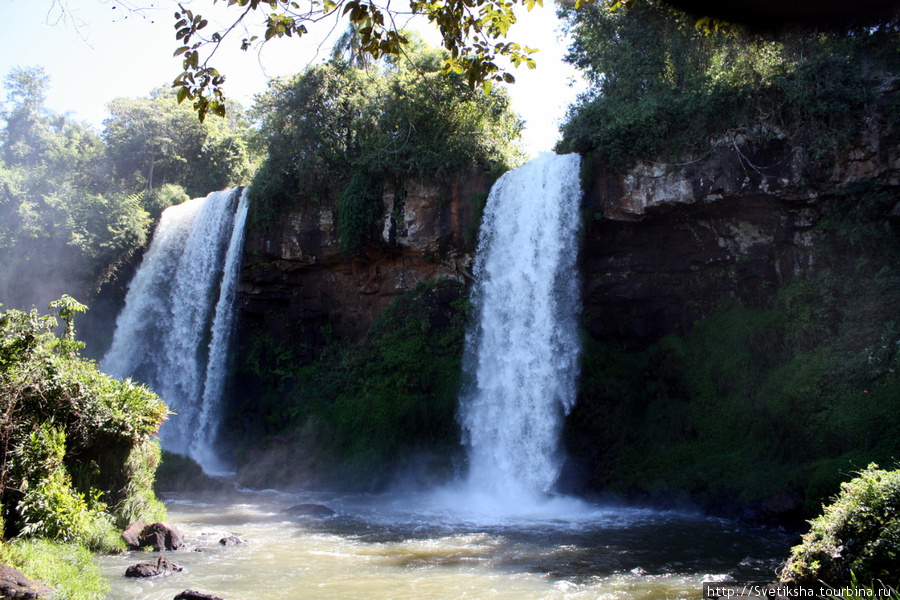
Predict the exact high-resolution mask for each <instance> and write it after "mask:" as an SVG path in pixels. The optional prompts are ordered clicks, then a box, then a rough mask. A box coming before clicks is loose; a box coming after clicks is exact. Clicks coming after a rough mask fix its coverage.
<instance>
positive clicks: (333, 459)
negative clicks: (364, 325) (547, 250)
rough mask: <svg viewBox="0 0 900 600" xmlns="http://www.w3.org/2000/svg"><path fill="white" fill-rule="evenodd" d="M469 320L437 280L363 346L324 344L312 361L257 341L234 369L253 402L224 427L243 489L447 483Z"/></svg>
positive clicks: (246, 400) (456, 295)
mask: <svg viewBox="0 0 900 600" xmlns="http://www.w3.org/2000/svg"><path fill="white" fill-rule="evenodd" d="M467 314H468V301H467V299H466V289H465V287H463V286H462V285H460V284H459V283H456V282H454V281H449V280H445V281H438V282H434V283H430V284H424V283H423V284H419V285H418V286H417V287H416V288H415V289H413V290H411V291H409V292H407V293H405V294H403V295H401V296H398V297H397V298H396V299H395V300H394V301H393V302H392V303H391V305H390V306H389V307H388V308H387V309H385V310H384V311H383V312H382V313H381V314H380V315H379V316H378V318H377V319H376V320H375V321H374V322H373V323H372V325H371V327H370V328H369V331H368V333H367V334H366V336H365V337H364V338H363V339H362V340H361V341H360V342H359V343H357V344H352V345H342V344H341V343H339V342H338V341H336V340H331V341H330V343H328V345H327V346H326V347H325V348H324V351H323V352H322V353H321V355H320V356H318V358H316V359H314V360H312V361H310V360H309V359H308V358H306V357H305V356H304V350H305V349H304V348H298V347H291V346H288V345H284V344H278V343H276V342H274V340H272V339H270V338H268V337H267V336H266V335H265V334H263V333H261V332H260V333H259V334H258V335H257V336H256V337H255V339H253V340H252V341H251V344H252V349H251V350H250V352H249V353H248V355H247V356H246V359H245V360H244V362H243V363H242V364H239V365H238V369H239V371H241V372H242V375H243V376H244V377H248V376H249V377H252V378H254V379H255V380H256V383H257V389H259V390H261V392H260V393H259V395H260V397H242V398H240V399H238V401H237V404H236V406H235V408H234V410H233V411H232V418H231V423H230V427H231V428H233V429H234V430H235V431H236V432H240V433H239V435H238V434H236V435H235V436H234V437H239V438H240V439H241V440H243V443H242V444H240V446H239V448H238V449H237V454H238V462H239V464H242V465H245V467H244V468H243V469H242V472H239V478H240V480H241V481H242V482H244V483H245V484H248V485H268V486H271V485H272V482H273V481H274V482H278V481H280V482H284V483H286V484H306V485H323V484H325V485H341V486H345V487H351V488H358V489H368V488H373V487H378V486H383V485H385V484H387V483H389V482H390V481H391V478H392V477H394V476H396V475H397V474H398V473H400V472H405V473H407V474H409V473H411V472H415V474H416V475H425V476H426V477H431V478H437V479H439V478H441V477H446V476H448V475H450V474H451V470H452V464H451V463H452V460H453V457H454V455H456V454H457V453H458V452H459V428H458V425H457V424H456V420H455V413H456V404H457V393H458V391H459V386H460V384H461V378H462V367H461V361H462V353H463V345H464V340H465V323H466V319H467ZM260 442H261V443H260ZM286 464H290V465H292V466H291V468H290V469H285V465H286Z"/></svg>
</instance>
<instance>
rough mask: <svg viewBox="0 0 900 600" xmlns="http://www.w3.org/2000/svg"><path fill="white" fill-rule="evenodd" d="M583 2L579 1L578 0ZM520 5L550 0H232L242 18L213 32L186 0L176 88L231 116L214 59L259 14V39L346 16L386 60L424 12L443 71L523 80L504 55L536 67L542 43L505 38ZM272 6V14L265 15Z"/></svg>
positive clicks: (367, 50)
mask: <svg viewBox="0 0 900 600" xmlns="http://www.w3.org/2000/svg"><path fill="white" fill-rule="evenodd" d="M214 1H215V0H214ZM580 3H581V0H576V4H580ZM519 4H521V5H522V6H524V7H525V8H526V9H527V10H531V9H532V8H534V7H535V6H536V5H541V4H542V0H521V2H520V0H411V2H410V10H409V11H398V10H397V9H395V8H391V6H390V1H389V0H387V1H386V2H384V3H383V4H382V3H379V2H377V1H376V0H322V1H321V2H320V1H319V0H309V5H308V6H301V5H300V3H299V2H296V1H294V0H227V5H228V6H229V7H235V10H236V14H237V16H236V17H235V19H234V21H233V22H232V23H231V24H230V25H228V26H227V27H223V28H221V29H218V30H216V31H213V32H211V33H209V32H208V30H207V29H206V28H207V26H208V25H209V22H208V21H207V20H206V19H204V18H203V16H202V15H200V14H197V13H194V12H193V11H191V10H189V9H186V8H184V7H183V6H181V5H179V10H178V11H177V12H176V13H175V20H176V22H175V29H176V33H175V37H176V40H178V41H179V43H181V44H182V45H181V46H180V47H179V48H178V49H177V50H176V51H175V55H176V56H182V57H183V62H182V67H183V69H184V70H183V72H182V73H181V74H180V75H179V76H178V77H177V78H176V79H175V82H174V84H173V87H174V88H176V90H177V94H178V95H177V97H178V101H179V102H182V101H184V100H188V99H189V100H191V101H192V102H193V105H194V108H195V109H196V111H197V113H198V115H199V117H200V120H201V121H202V120H203V119H204V118H205V116H206V114H207V113H209V112H212V113H213V114H217V115H220V116H221V115H224V114H225V95H224V91H223V85H224V83H225V77H224V76H223V75H222V74H221V73H220V72H219V70H218V69H216V68H215V67H213V66H212V65H211V63H210V60H211V59H212V57H213V55H214V54H215V51H216V49H217V48H218V46H219V45H220V44H221V43H223V42H224V40H225V38H226V37H227V36H228V35H230V34H231V33H232V32H233V31H234V30H235V29H238V28H239V26H242V27H244V29H245V31H246V30H247V22H248V21H251V20H253V18H258V19H259V21H260V23H259V24H258V26H259V27H261V28H262V29H264V33H263V40H262V41H261V42H259V43H265V42H268V41H269V40H271V39H273V38H280V37H300V36H303V35H306V34H307V33H308V28H307V27H308V26H313V25H314V24H316V23H318V22H321V21H323V20H326V19H330V18H338V16H340V15H344V16H347V17H348V18H349V20H350V26H351V27H352V28H354V29H355V30H356V31H357V33H358V37H359V52H360V53H361V54H365V55H368V56H371V57H372V58H373V59H378V58H381V57H384V56H400V55H402V54H404V52H405V49H406V48H407V46H408V44H409V39H408V38H407V37H406V36H405V35H404V34H403V32H402V31H400V29H399V27H398V26H397V24H396V20H397V18H398V17H400V16H409V15H423V16H424V17H426V18H427V19H428V20H429V21H430V22H431V23H433V24H434V25H436V26H437V27H438V29H439V30H440V32H441V36H442V37H443V45H444V47H445V48H446V50H447V51H448V52H449V54H448V56H447V57H446V58H445V59H444V62H443V66H442V70H443V72H444V73H450V72H455V73H459V74H462V75H464V77H465V79H466V81H467V83H468V85H469V87H470V88H475V87H479V86H481V87H484V88H485V90H486V91H490V87H491V83H492V82H500V81H503V82H507V83H512V82H513V81H515V78H514V77H513V75H512V74H511V73H509V72H507V71H505V70H504V69H503V68H501V67H500V66H499V65H498V63H497V61H498V60H499V59H500V57H506V58H508V59H509V60H510V61H511V62H512V63H513V65H515V66H519V65H521V64H525V65H526V66H528V67H529V68H534V67H535V66H536V63H535V61H534V59H533V58H531V55H532V54H533V53H534V52H536V50H535V49H533V48H529V47H528V46H522V45H520V44H517V43H515V42H506V41H504V38H505V36H506V34H507V33H508V31H509V29H510V27H511V26H512V25H513V24H514V23H515V22H516V15H515V13H514V8H515V7H516V5H519ZM266 9H271V12H269V13H268V14H262V13H263V12H264V10H266ZM250 27H252V25H251V26H250ZM258 40H259V36H257V35H252V34H248V35H247V37H244V38H243V39H242V40H241V48H242V49H244V50H247V49H249V48H251V47H252V46H253V45H254V43H257V42H258ZM201 53H203V55H204V57H203V58H202V59H201Z"/></svg>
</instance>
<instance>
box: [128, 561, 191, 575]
mask: <svg viewBox="0 0 900 600" xmlns="http://www.w3.org/2000/svg"><path fill="white" fill-rule="evenodd" d="M181 570H183V569H182V567H181V566H179V565H177V564H175V563H173V562H172V561H170V560H169V559H168V558H166V557H165V556H160V557H159V558H157V559H156V560H153V561H147V562H142V563H137V564H136V565H131V566H130V567H128V568H127V569H125V577H135V578H137V577H168V576H169V575H171V574H172V573H177V572H178V571H181Z"/></svg>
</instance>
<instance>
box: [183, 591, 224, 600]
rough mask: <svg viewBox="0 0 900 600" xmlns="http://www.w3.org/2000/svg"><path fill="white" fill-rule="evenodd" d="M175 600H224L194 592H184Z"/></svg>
mask: <svg viewBox="0 0 900 600" xmlns="http://www.w3.org/2000/svg"><path fill="white" fill-rule="evenodd" d="M173 600H223V599H222V598H219V597H218V596H213V595H212V594H204V593H203V592H195V591H194V590H184V591H183V592H181V593H180V594H178V595H177V596H175V598H173Z"/></svg>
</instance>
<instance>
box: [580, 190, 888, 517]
mask: <svg viewBox="0 0 900 600" xmlns="http://www.w3.org/2000/svg"><path fill="white" fill-rule="evenodd" d="M896 201H897V197H896V195H894V194H891V193H888V192H885V191H883V190H880V189H878V188H861V189H858V190H855V191H853V192H852V193H848V194H847V195H846V196H842V197H837V198H831V199H830V200H829V201H828V204H829V207H830V209H831V210H830V211H829V212H828V213H827V214H828V217H827V218H826V219H825V220H824V221H823V223H822V224H821V225H819V226H818V227H817V229H816V231H815V235H816V237H817V240H818V241H817V246H816V251H815V255H814V261H813V262H814V265H816V266H815V268H814V269H811V270H810V271H809V272H807V273H805V274H803V275H802V276H798V277H796V278H794V279H793V280H792V281H791V283H790V284H789V285H787V286H786V287H784V288H783V289H781V290H780V291H779V292H778V294H777V296H776V298H775V300H774V302H773V304H772V305H771V306H770V307H768V308H764V309H762V308H753V307H747V306H742V305H739V304H726V305H723V307H722V310H721V311H720V312H718V313H717V314H715V315H713V316H711V317H709V318H707V319H704V320H702V321H699V322H697V323H696V324H695V325H694V327H693V329H692V330H691V331H690V332H689V333H688V334H687V335H684V336H681V337H679V336H674V335H671V336H668V337H666V338H664V339H662V340H660V341H659V342H657V343H655V344H653V345H652V346H650V347H649V348H646V349H644V350H634V349H627V348H624V347H621V346H618V345H616V344H613V343H601V342H598V341H596V340H592V339H588V340H587V341H586V344H585V353H584V358H583V360H584V362H583V366H582V377H581V381H580V392H579V401H578V404H577V405H576V407H575V409H574V411H573V413H572V414H571V415H570V416H569V419H568V422H567V432H566V436H565V438H566V440H567V443H568V445H569V451H570V453H571V454H572V455H573V456H575V457H576V458H579V459H581V461H582V462H583V463H584V464H585V465H587V468H588V469H589V475H590V477H591V478H592V481H591V483H590V485H591V487H592V488H594V489H612V490H615V491H619V492H622V493H637V494H656V493H661V494H678V493H681V494H683V495H685V496H690V497H693V498H695V499H698V500H701V501H705V502H707V503H710V504H717V503H719V504H721V503H728V502H738V503H740V504H743V505H745V506H756V507H761V506H762V504H763V502H764V500H765V499H767V498H772V497H773V496H775V495H776V494H778V493H783V494H788V496H789V497H791V498H794V499H796V502H797V503H798V506H797V512H798V513H800V514H807V515H811V514H813V513H814V512H815V511H816V510H817V509H818V506H819V503H820V502H821V501H822V499H823V498H826V497H828V496H830V495H831V494H833V493H835V491H836V490H837V488H838V484H839V483H840V481H841V480H842V479H843V478H844V477H845V476H846V474H848V473H850V472H853V471H858V470H860V469H862V468H864V467H865V466H866V465H867V464H869V463H872V462H877V463H879V464H892V463H893V462H894V461H895V460H896V459H897V457H900V432H898V430H897V428H896V427H895V424H896V423H897V422H898V420H900V385H898V384H900V380H898V377H900V327H898V321H897V315H898V314H900V268H898V265H900V239H898V234H897V230H896V229H895V228H893V227H892V226H891V225H890V221H889V218H888V217H889V215H890V212H891V210H892V207H893V206H894V204H895V203H896Z"/></svg>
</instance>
